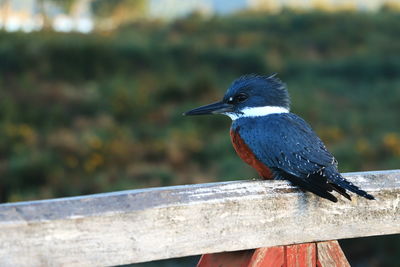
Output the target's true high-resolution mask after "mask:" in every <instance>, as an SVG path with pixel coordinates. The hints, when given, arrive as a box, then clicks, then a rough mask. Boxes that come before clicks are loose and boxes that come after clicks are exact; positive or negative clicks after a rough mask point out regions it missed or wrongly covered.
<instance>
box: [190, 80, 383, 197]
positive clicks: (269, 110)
mask: <svg viewBox="0 0 400 267" xmlns="http://www.w3.org/2000/svg"><path fill="white" fill-rule="evenodd" d="M206 114H223V115H226V116H229V117H230V118H231V119H232V124H231V128H230V137H231V141H232V144H233V147H234V149H235V151H236V153H237V154H238V155H239V157H240V158H241V159H242V160H243V161H244V162H246V163H247V164H249V165H250V166H252V167H253V168H254V169H255V170H256V171H257V172H258V174H259V175H260V176H261V178H262V179H274V180H288V181H289V182H290V183H292V184H293V185H295V186H297V187H300V188H302V189H303V190H306V191H310V192H312V193H314V194H316V195H318V196H320V197H322V198H325V199H328V200H330V201H332V202H337V201H338V199H337V197H336V196H335V195H334V194H333V191H336V192H337V193H339V194H340V195H342V196H343V197H345V198H347V199H348V200H351V197H350V195H349V193H348V192H347V191H350V192H353V193H355V194H357V195H360V196H362V197H364V198H366V199H371V200H372V199H375V198H374V196H372V195H370V194H368V193H367V192H365V191H364V190H362V189H360V188H359V187H357V186H356V185H354V184H353V183H351V182H350V181H347V180H346V179H345V178H344V177H343V176H342V175H341V174H340V172H339V171H338V161H337V160H336V159H335V158H334V156H333V155H332V154H331V153H330V152H329V151H328V150H327V148H326V146H325V145H324V143H323V142H322V141H321V139H320V138H319V137H318V136H317V134H316V133H315V132H314V131H313V130H312V128H311V126H310V125H309V124H308V123H307V122H306V121H305V120H303V119H302V118H301V117H299V116H298V115H296V114H294V113H292V112H290V97H289V92H288V89H287V86H286V84H285V83H283V82H282V81H281V80H280V79H279V78H278V77H277V75H276V74H272V75H269V76H264V75H257V74H248V75H244V76H241V77H239V78H238V79H236V80H234V81H233V83H232V84H231V86H230V87H229V88H228V89H227V91H226V93H225V95H224V97H223V99H222V100H221V101H218V102H215V103H212V104H209V105H204V106H201V107H198V108H195V109H192V110H189V111H187V112H185V113H184V114H183V115H186V116H193V115H206Z"/></svg>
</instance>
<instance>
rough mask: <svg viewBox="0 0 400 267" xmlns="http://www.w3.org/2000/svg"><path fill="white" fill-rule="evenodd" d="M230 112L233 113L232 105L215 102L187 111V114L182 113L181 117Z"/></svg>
mask: <svg viewBox="0 0 400 267" xmlns="http://www.w3.org/2000/svg"><path fill="white" fill-rule="evenodd" d="M232 111H233V105H231V104H226V103H224V102H215V103H212V104H209V105H205V106H201V107H198V108H195V109H192V110H189V111H188V112H185V113H183V115H185V116H192V115H205V114H219V113H225V112H232Z"/></svg>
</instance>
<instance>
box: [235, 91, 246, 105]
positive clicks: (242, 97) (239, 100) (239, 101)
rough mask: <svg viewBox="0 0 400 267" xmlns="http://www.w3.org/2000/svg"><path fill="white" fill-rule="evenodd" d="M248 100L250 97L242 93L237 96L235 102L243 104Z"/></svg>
mask: <svg viewBox="0 0 400 267" xmlns="http://www.w3.org/2000/svg"><path fill="white" fill-rule="evenodd" d="M247 98H248V96H247V95H246V94H245V93H240V94H238V95H236V96H235V102H237V103H241V102H244V101H245V100H246V99H247Z"/></svg>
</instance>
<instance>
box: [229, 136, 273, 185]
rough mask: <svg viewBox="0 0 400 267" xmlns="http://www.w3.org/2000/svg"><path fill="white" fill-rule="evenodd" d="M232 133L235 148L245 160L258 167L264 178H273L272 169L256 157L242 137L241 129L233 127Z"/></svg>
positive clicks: (255, 167)
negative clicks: (237, 129) (236, 129)
mask: <svg viewBox="0 0 400 267" xmlns="http://www.w3.org/2000/svg"><path fill="white" fill-rule="evenodd" d="M230 135H231V141H232V144H233V147H234V148H235V151H236V153H237V154H238V155H239V157H240V158H241V159H242V160H243V161H244V162H246V163H247V164H249V165H250V166H252V167H253V168H254V169H256V170H257V172H258V173H259V174H260V176H261V177H263V178H264V179H272V172H271V170H270V169H269V168H268V167H267V166H265V165H264V164H263V163H262V162H260V161H259V160H258V159H257V158H256V156H255V155H254V153H253V152H252V151H251V149H250V148H249V147H248V145H247V144H246V143H245V142H244V140H243V139H242V138H241V137H240V134H239V131H235V130H232V129H231V131H230Z"/></svg>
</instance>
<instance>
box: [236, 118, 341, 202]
mask: <svg viewBox="0 0 400 267" xmlns="http://www.w3.org/2000/svg"><path fill="white" fill-rule="evenodd" d="M238 131H239V134H240V136H241V138H242V139H243V140H244V142H245V143H246V144H247V145H248V146H249V148H250V149H251V150H252V151H253V153H254V154H255V156H256V158H257V159H258V160H259V161H261V162H262V163H263V164H265V165H266V166H268V167H269V168H270V169H271V170H272V172H273V174H274V177H275V178H276V179H286V180H289V181H291V182H292V183H294V184H295V185H298V186H300V187H302V188H304V189H306V190H309V191H311V192H313V193H315V194H317V195H319V196H320V197H323V198H326V199H329V200H331V201H333V202H336V201H337V198H336V197H335V196H333V195H332V194H330V193H329V192H331V191H332V190H335V191H338V190H336V189H335V188H336V187H334V186H333V187H332V185H330V184H329V183H328V181H327V177H325V174H324V170H325V168H327V167H329V168H334V169H336V164H337V162H336V160H335V158H334V157H333V156H332V154H330V153H329V152H328V151H327V149H326V148H325V145H324V144H323V143H322V141H321V140H320V139H319V138H318V136H317V135H316V134H315V133H314V131H313V130H312V129H311V127H310V126H309V125H308V124H307V123H306V122H305V121H304V120H303V119H301V118H300V117H298V116H296V115H295V114H292V113H287V114H273V115H269V116H267V117H263V118H255V119H250V120H247V123H245V124H242V125H241V127H240V128H239V129H238ZM338 192H339V193H341V194H342V195H344V196H346V197H348V195H347V194H346V193H342V192H341V191H338Z"/></svg>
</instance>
